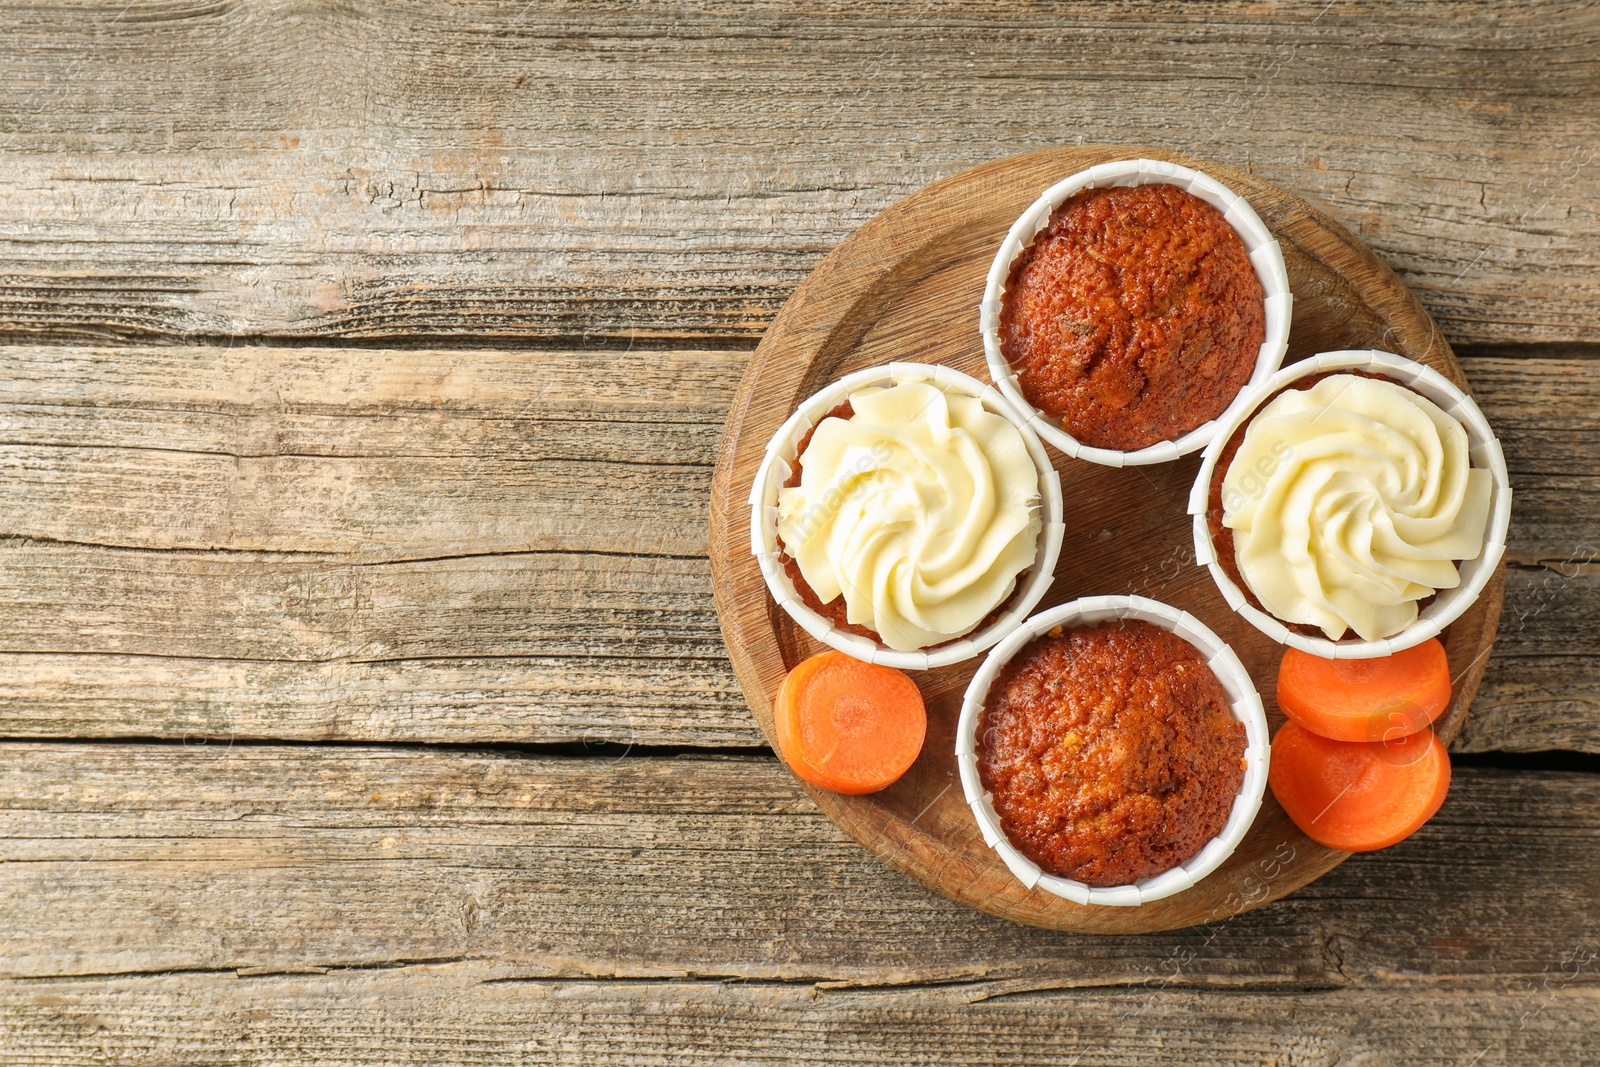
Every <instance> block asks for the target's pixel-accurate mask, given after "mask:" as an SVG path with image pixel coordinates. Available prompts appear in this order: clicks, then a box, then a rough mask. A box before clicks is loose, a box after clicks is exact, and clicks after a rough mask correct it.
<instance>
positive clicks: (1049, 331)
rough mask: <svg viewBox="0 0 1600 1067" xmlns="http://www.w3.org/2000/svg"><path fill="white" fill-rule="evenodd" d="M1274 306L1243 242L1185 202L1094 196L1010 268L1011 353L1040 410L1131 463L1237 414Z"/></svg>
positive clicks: (1154, 188) (1122, 193) (1004, 317)
mask: <svg viewBox="0 0 1600 1067" xmlns="http://www.w3.org/2000/svg"><path fill="white" fill-rule="evenodd" d="M1264 296H1265V294H1264V291H1263V289H1262V287H1261V280H1260V278H1259V277H1257V275H1256V271H1255V267H1254V266H1253V265H1252V264H1251V262H1250V256H1249V253H1248V252H1247V251H1246V250H1245V246H1244V242H1243V241H1242V240H1241V239H1240V237H1239V234H1238V233H1237V232H1236V231H1235V230H1234V228H1233V227H1232V225H1230V224H1229V223H1228V221H1227V220H1226V219H1225V218H1223V215H1222V212H1220V211H1218V210H1217V209H1216V208H1215V207H1213V206H1212V205H1211V204H1208V203H1206V202H1205V201H1204V200H1202V199H1200V198H1199V197H1197V196H1195V195H1194V194H1193V193H1191V192H1189V191H1188V190H1187V189H1181V188H1179V187H1178V186H1176V185H1163V184H1152V185H1134V186H1121V187H1117V188H1110V189H1086V190H1084V191H1083V192H1080V193H1077V194H1075V195H1074V196H1072V197H1070V198H1068V199H1067V200H1066V201H1065V202H1063V203H1062V204H1061V206H1060V207H1058V208H1057V209H1056V210H1055V212H1054V214H1052V215H1051V217H1050V222H1049V224H1048V225H1046V227H1045V228H1044V229H1043V230H1041V231H1040V232H1039V234H1038V235H1037V236H1036V237H1035V238H1034V239H1033V242H1032V244H1030V245H1029V246H1028V247H1027V248H1026V249H1024V250H1023V252H1022V253H1021V254H1020V255H1019V256H1018V257H1017V259H1016V261H1015V262H1014V263H1013V264H1012V266H1011V274H1010V277H1009V279H1008V281H1007V283H1006V291H1005V295H1004V297H1003V299H1002V301H1001V308H1000V345H1001V351H1002V352H1003V353H1004V354H1005V357H1006V360H1007V361H1008V362H1009V363H1010V364H1011V366H1012V367H1014V368H1015V369H1016V371H1017V384H1018V385H1019V386H1020V387H1021V389H1022V394H1023V396H1024V397H1026V398H1027V400H1028V402H1029V403H1030V404H1032V405H1033V406H1034V407H1035V408H1037V409H1038V410H1040V411H1042V412H1044V413H1045V414H1046V415H1051V416H1054V417H1055V418H1057V419H1059V420H1060V422H1061V426H1062V428H1063V429H1065V430H1066V431H1067V432H1068V433H1070V434H1071V435H1072V436H1073V437H1075V438H1076V439H1078V440H1079V441H1081V442H1083V443H1084V444H1086V445H1090V446H1093V447H1096V448H1110V449H1117V450H1122V451H1131V450H1134V449H1140V448H1145V447H1148V446H1150V445H1153V444H1156V443H1158V442H1160V441H1170V440H1173V439H1174V438H1177V437H1180V436H1182V435H1183V434H1185V433H1187V432H1189V431H1190V430H1192V429H1194V428H1195V427H1197V426H1200V425H1201V424H1203V423H1205V422H1207V421H1209V420H1211V419H1214V418H1216V417H1217V416H1218V415H1220V414H1222V412H1223V410H1224V409H1226V408H1227V406H1228V405H1229V404H1230V403H1232V402H1233V399H1234V397H1235V396H1237V395H1238V393H1239V390H1240V389H1242V388H1243V387H1244V385H1245V383H1246V382H1248V381H1249V380H1250V375H1251V373H1252V372H1253V371H1254V369H1255V364H1256V357H1257V356H1258V355H1259V353H1260V349H1261V343H1262V341H1263V340H1264V339H1265V337H1266V305H1265V303H1264Z"/></svg>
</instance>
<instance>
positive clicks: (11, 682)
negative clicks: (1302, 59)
mask: <svg viewBox="0 0 1600 1067" xmlns="http://www.w3.org/2000/svg"><path fill="white" fill-rule="evenodd" d="M1597 598H1600V564H1590V565H1586V566H1583V567H1566V568H1563V569H1560V570H1558V569H1548V568H1534V569H1531V570H1524V569H1514V570H1512V571H1511V572H1510V573H1509V574H1508V576H1507V583H1506V597H1505V608H1504V613H1503V615H1502V618H1501V630H1500V636H1499V638H1498V641H1497V645H1496V659H1495V660H1494V661H1492V662H1494V663H1495V664H1496V666H1495V668H1494V670H1493V671H1492V672H1491V677H1490V680H1489V681H1488V682H1486V689H1485V692H1484V694H1483V696H1482V697H1480V700H1482V701H1486V702H1488V705H1489V706H1491V707H1497V708H1498V709H1499V710H1498V711H1497V712H1496V713H1495V714H1494V715H1493V716H1492V717H1490V718H1486V719H1485V720H1484V721H1483V722H1481V723H1479V724H1478V725H1477V726H1476V727H1475V728H1474V729H1473V730H1472V731H1471V732H1470V733H1469V734H1468V735H1467V737H1468V738H1469V740H1463V742H1462V745H1463V746H1466V750H1469V751H1483V750H1492V749H1497V748H1505V749H1514V750H1515V749H1520V750H1527V749H1540V748H1549V747H1575V748H1581V749H1584V750H1591V751H1600V713H1597V710H1596V708H1597V705H1596V703H1595V696H1596V692H1595V686H1594V683H1593V680H1592V674H1586V673H1585V672H1584V671H1583V670H1582V665H1583V664H1585V663H1590V662H1592V660H1593V657H1596V656H1600V631H1597V629H1596V628H1595V626H1594V604H1595V603H1596V602H1597ZM0 604H4V605H5V607H4V616H3V617H4V620H5V628H6V634H5V638H4V643H3V645H0V663H3V664H5V666H6V668H7V669H6V671H5V673H4V677H3V679H0V736H48V737H73V736H90V737H105V736H136V737H145V736H160V737H169V738H177V737H182V736H185V735H189V734H199V735H202V736H207V737H213V738H223V737H228V736H234V737H240V738H268V739H296V740H298V739H324V738H336V739H354V740H394V739H403V740H411V741H441V740H442V741H571V740H597V739H605V740H613V741H617V742H620V743H624V744H628V743H632V744H667V745H681V744H687V745H699V744H728V743H734V744H760V743H762V740H761V736H760V733H759V731H757V730H756V728H755V726H754V722H753V720H751V719H750V716H749V712H748V710H747V709H746V708H745V705H744V702H743V700H742V699H741V698H739V697H738V693H737V687H736V685H735V683H734V681H733V680H732V678H731V672H730V670H729V667H728V665H727V661H726V658H725V654H724V651H723V646H722V638H721V633H720V630H719V629H718V624H717V616H716V609H715V606H714V604H713V603H712V597H711V591H710V583H709V575H708V571H707V567H706V563H705V561H704V560H700V559H670V558H649V557H634V556H620V557H618V556H593V555H585V554H566V553H550V554H547V553H534V554H518V555H486V556H467V557H462V558H452V559H443V560H428V561H423V562H402V563H388V564H367V563H353V562H345V561H338V560H324V559H314V558H313V559H301V558H298V557H295V556H292V555H277V556H260V555H254V554H238V553H227V552H216V553H194V552H156V551H143V550H139V551H135V550H113V549H105V548H97V547H84V546H77V545H58V544H41V543H28V542H21V543H13V544H10V545H7V546H4V547H3V549H0ZM1502 660H1503V661H1504V662H1500V661H1502ZM140 661H143V663H142V664H141V662H140ZM141 677H142V678H143V679H144V680H143V681H142V682H141V681H139V679H140V678H141ZM569 685H575V686H576V688H574V689H571V690H569V689H568V688H567V687H568V686H569ZM658 691H659V694H658ZM1558 739H1559V740H1560V741H1561V742H1562V744H1560V745H1552V741H1554V740H1558Z"/></svg>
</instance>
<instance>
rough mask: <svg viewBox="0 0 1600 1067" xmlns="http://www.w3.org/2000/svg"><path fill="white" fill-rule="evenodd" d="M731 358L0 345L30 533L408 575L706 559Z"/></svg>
mask: <svg viewBox="0 0 1600 1067" xmlns="http://www.w3.org/2000/svg"><path fill="white" fill-rule="evenodd" d="M744 362H745V357H744V356H743V355H742V354H737V353H726V352H673V353H656V352H652V353H638V354H634V355H627V354H623V353H603V352H588V353H553V354H545V355H533V354H525V353H475V352H460V351H458V352H335V351H328V350H295V349H259V348H258V349H249V348H235V349H227V350H224V349H207V348H182V349H149V348H145V349H137V350H128V351H125V352H122V351H117V350H104V349H91V350H83V349H74V348H60V349H50V348H8V349H4V350H0V367H3V368H4V370H5V373H4V375H3V384H0V515H4V516H5V518H4V519H0V523H3V529H4V532H6V533H9V534H12V535H19V536H24V537H32V538H44V539H53V540H64V541H76V542H87V543H97V544H110V545H123V546H131V547H143V548H203V549H209V548H232V549H247V550H259V551H272V552H283V551H299V552H305V551H318V552H333V553H341V554H350V555H355V556H358V557H362V558H373V559H396V558H400V559H404V558H417V557H426V556H440V555H454V554H463V553H482V552H497V551H500V552H504V551H529V550H548V549H571V548H574V547H580V546H581V548H582V549H583V550H586V551H600V552H632V553H651V554H679V555H682V554H703V553H704V551H705V515H706V498H707V494H708V492H709V487H710V470H709V467H710V464H711V462H712V461H713V457H714V454H715V450H716V441H717V436H718V434H719V433H720V432H721V422H722V418H723V413H724V412H725V409H726V405H727V398H728V397H729V396H731V395H732V388H733V385H734V384H735V383H736V382H737V378H738V375H739V373H740V372H741V370H742V368H743V366H744Z"/></svg>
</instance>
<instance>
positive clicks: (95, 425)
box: [0, 346, 1600, 751]
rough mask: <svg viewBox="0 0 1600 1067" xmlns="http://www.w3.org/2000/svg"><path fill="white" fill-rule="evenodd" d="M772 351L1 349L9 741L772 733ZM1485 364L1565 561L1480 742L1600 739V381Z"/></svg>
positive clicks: (1524, 514)
mask: <svg viewBox="0 0 1600 1067" xmlns="http://www.w3.org/2000/svg"><path fill="white" fill-rule="evenodd" d="M745 359H746V357H745V355H744V354H742V353H738V352H725V351H669V352H649V353H634V354H625V353H618V352H604V351H587V352H581V351H569V352H554V353H539V354H532V353H506V352H496V351H470V352H462V351H455V352H441V351H426V350H424V351H374V350H363V349H338V350H335V349H283V348H278V349H263V348H236V349H233V350H224V349H205V348H183V349H178V348H160V347H157V348H148V347H147V348H118V349H93V348H78V347H71V346H67V347H49V348H45V347H28V346H22V347H12V348H5V349H0V367H4V369H5V373H4V374H3V375H0V457H3V459H4V460H5V461H7V462H8V463H9V466H8V468H7V471H8V474H9V477H7V478H4V479H0V516H4V518H3V519H0V530H3V531H4V532H5V533H6V534H10V535H11V539H10V540H5V541H0V593H3V594H4V602H5V603H6V605H7V606H6V607H5V608H4V609H3V615H0V617H3V618H4V620H5V625H6V629H7V636H6V638H5V639H4V641H3V642H0V649H3V652H0V664H3V665H4V667H5V669H4V670H3V671H0V735H10V736H50V737H70V736H86V737H106V736H161V737H170V738H179V737H183V736H186V735H196V736H204V737H212V738H225V737H228V736H230V735H231V736H237V737H245V738H277V739H356V740H391V739H405V740H416V741H528V740H535V741H570V740H581V739H594V738H604V739H608V740H615V741H619V742H622V743H629V742H632V743H637V744H707V745H721V744H740V745H743V744H758V743H760V741H761V738H760V735H759V732H758V731H757V730H756V729H755V726H754V723H753V722H752V720H751V719H750V718H749V716H748V713H747V712H746V710H745V708H744V705H743V701H742V699H741V698H740V697H739V694H738V691H737V687H736V685H735V684H734V681H733V679H732V677H731V675H730V673H729V671H728V668H727V664H726V662H725V660H724V659H723V656H722V650H721V642H720V637H719V635H718V632H717V624H716V618H715V615H714V609H713V607H712V604H711V597H710V592H709V587H708V583H707V577H706V573H705V566H704V563H703V561H702V560H701V559H700V558H699V554H700V553H701V552H703V550H704V537H705V529H704V527H705V500H704V492H705V485H706V484H707V482H708V479H709V465H710V463H711V461H712V457H713V453H714V448H715V441H716V437H717V434H718V433H719V432H720V428H721V421H722V418H723V415H724V411H725V407H726V403H727V398H728V397H729V396H730V395H731V394H732V391H733V388H734V386H735V385H736V384H737V380H738V376H739V374H740V373H741V372H742V370H743V367H744V363H745ZM1465 362H1466V366H1467V371H1468V374H1469V375H1470V376H1471V377H1472V380H1473V382H1474V383H1475V385H1476V387H1477V390H1478V393H1479V395H1480V397H1481V399H1482V401H1483V404H1484V406H1485V408H1486V409H1487V411H1488V413H1489V416H1490V418H1491V419H1492V420H1493V421H1494V423H1495V425H1496V426H1497V427H1498V428H1499V430H1500V432H1501V434H1502V435H1503V437H1504V439H1505V441H1506V446H1507V451H1508V454H1509V456H1510V460H1511V463H1512V467H1513V470H1514V472H1515V473H1514V480H1515V482H1516V485H1517V489H1518V496H1517V515H1516V521H1515V526H1514V529H1513V537H1512V556H1513V558H1515V559H1517V560H1519V561H1521V562H1523V563H1537V562H1539V561H1546V562H1550V563H1552V564H1553V565H1552V566H1551V567H1548V568H1545V569H1540V570H1534V571H1519V572H1518V573H1514V574H1513V575H1512V576H1511V581H1510V584H1509V588H1508V599H1507V603H1506V615H1505V620H1504V622H1503V624H1502V634H1503V636H1502V639H1501V642H1500V646H1499V649H1498V652H1497V656H1496V658H1495V660H1494V661H1492V662H1491V665H1490V670H1489V677H1488V678H1487V679H1486V682H1485V689H1484V691H1483V694H1482V695H1481V696H1480V700H1479V705H1480V708H1482V709H1484V711H1485V713H1486V714H1485V715H1484V717H1483V718H1481V719H1480V720H1478V721H1477V722H1475V723H1474V724H1473V725H1471V726H1469V728H1468V730H1467V732H1466V733H1465V734H1464V735H1463V736H1462V738H1461V739H1460V740H1459V741H1458V744H1457V747H1458V749H1463V750H1471V751H1481V750H1489V749H1494V748H1502V747H1503V748H1513V749H1540V748H1552V747H1572V748H1583V749H1587V750H1600V727H1597V726H1595V725H1594V723H1595V720H1596V719H1597V718H1600V715H1597V713H1596V710H1595V709H1596V708H1597V707H1600V692H1597V690H1596V688H1595V685H1594V683H1593V681H1592V679H1591V677H1590V676H1589V675H1588V673H1586V672H1585V671H1584V670H1582V669H1581V667H1582V664H1583V663H1584V662H1586V660H1584V659H1583V658H1581V657H1583V656H1588V655H1593V654H1595V653H1596V652H1597V651H1600V650H1597V649H1596V648H1594V647H1593V646H1594V627H1593V620H1592V610H1589V609H1588V607H1587V606H1588V605H1592V603H1594V601H1593V597H1594V596H1596V595H1597V594H1596V592H1595V590H1594V589H1593V588H1592V585H1593V582H1592V580H1591V579H1590V578H1588V577H1585V576H1583V574H1582V573H1581V572H1582V568H1576V569H1575V568H1574V567H1573V566H1570V565H1568V564H1566V563H1563V562H1560V561H1566V560H1574V559H1583V558H1586V557H1587V556H1588V554H1589V553H1592V552H1593V551H1594V546H1597V545H1600V531H1597V530H1596V525H1597V522H1600V479H1596V478H1594V477H1593V473H1592V464H1590V463H1589V462H1588V457H1589V456H1591V455H1592V454H1593V452H1594V450H1595V449H1596V448H1600V422H1597V421H1596V417H1595V415H1594V412H1595V411H1597V410H1600V361H1596V360H1587V359H1581V358H1570V357H1569V358H1564V359H1559V360H1540V359H1529V358H1511V357H1502V356H1494V357H1479V358H1471V359H1468V360H1466V361H1465ZM658 461H662V462H660V465H655V464H657V463H658ZM619 471H620V472H622V477H620V478H619V477H617V472H619ZM624 490H626V491H624ZM50 538H57V539H61V540H65V541H69V542H94V543H96V544H101V545H113V546H133V547H135V548H136V549H137V550H136V551H127V550H121V551H118V550H113V549H108V548H97V547H95V546H94V545H93V544H51V543H49V542H48V539H50ZM529 548H533V549H536V550H540V551H535V552H527V551H525V550H527V549H529ZM178 550H181V551H178ZM612 553H616V554H612ZM661 554H665V555H666V557H667V558H662V556H661ZM679 555H681V556H682V558H673V557H676V556H679ZM441 556H448V557H450V558H437V557H441ZM418 557H428V558H424V559H419V558H418ZM1574 582H1576V584H1574Z"/></svg>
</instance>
